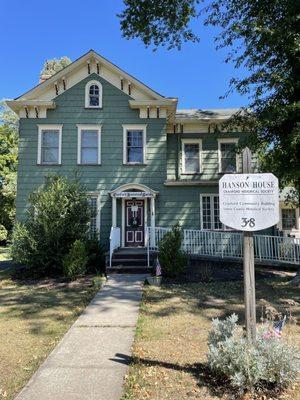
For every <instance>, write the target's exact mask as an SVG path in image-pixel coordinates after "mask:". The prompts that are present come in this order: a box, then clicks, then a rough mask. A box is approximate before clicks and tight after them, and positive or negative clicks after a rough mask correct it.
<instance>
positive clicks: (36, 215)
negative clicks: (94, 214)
mask: <svg viewBox="0 0 300 400" xmlns="http://www.w3.org/2000/svg"><path fill="white" fill-rule="evenodd" d="M29 202H30V207H29V209H28V212H27V215H26V218H25V220H24V222H22V223H18V224H16V226H15V229H14V231H13V236H12V249H11V252H12V257H13V259H14V260H15V261H16V262H19V263H22V264H25V265H27V266H28V267H31V268H32V269H34V270H35V272H37V271H38V273H39V274H40V275H53V274H61V273H62V272H63V270H62V260H63V257H64V256H65V255H66V254H68V252H69V250H70V247H71V245H72V244H73V243H74V242H75V240H82V241H85V240H86V236H87V230H88V223H89V220H90V216H91V211H90V207H89V203H88V199H87V196H86V192H85V190H84V188H83V187H82V186H81V184H80V183H79V181H78V179H76V178H75V179H72V180H69V179H67V178H66V177H62V176H59V175H52V176H49V177H47V178H46V181H45V184H44V185H43V186H41V187H40V188H39V189H37V190H36V191H35V192H33V193H32V194H31V195H30V197H29Z"/></svg>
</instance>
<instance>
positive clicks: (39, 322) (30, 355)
mask: <svg viewBox="0 0 300 400" xmlns="http://www.w3.org/2000/svg"><path fill="white" fill-rule="evenodd" d="M3 254H4V256H3ZM0 256H1V257H5V252H3V251H2V249H1V250H0ZM0 264H1V263H0ZM98 289H99V286H97V285H92V278H82V279H79V280H78V281H76V282H71V283H70V282H66V281H63V280H55V279H48V280H39V281H17V280H14V279H13V278H12V275H11V270H5V271H2V272H0V399H1V398H3V399H6V400H10V399H13V398H14V396H15V395H16V394H17V393H18V392H19V391H20V389H21V388H22V387H23V386H24V385H25V384H26V382H27V381H28V379H29V378H30V377H31V375H32V374H33V373H34V372H35V371H36V369H37V368H38V367H39V365H40V364H41V363H42V362H43V361H44V360H45V358H46V357H47V355H48V354H49V353H50V352H51V350H52V349H53V348H54V347H55V345H56V344H57V343H58V341H59V340H60V339H61V338H62V336H63V335H64V333H65V332H66V331H67V330H68V328H69V327H70V326H71V324H72V323H73V322H74V320H75V319H76V318H77V316H78V315H79V314H80V313H81V311H82V310H83V308H84V307H85V306H86V305H87V304H88V302H89V301H90V300H91V298H92V297H93V296H94V294H95V292H96V291H97V290H98Z"/></svg>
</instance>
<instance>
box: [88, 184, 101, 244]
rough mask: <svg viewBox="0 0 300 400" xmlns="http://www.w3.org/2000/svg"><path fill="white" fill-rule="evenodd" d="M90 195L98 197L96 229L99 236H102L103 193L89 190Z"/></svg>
mask: <svg viewBox="0 0 300 400" xmlns="http://www.w3.org/2000/svg"><path fill="white" fill-rule="evenodd" d="M87 196H88V197H97V215H96V229H97V231H98V236H99V237H100V226H101V193H100V192H96V191H92V192H87Z"/></svg>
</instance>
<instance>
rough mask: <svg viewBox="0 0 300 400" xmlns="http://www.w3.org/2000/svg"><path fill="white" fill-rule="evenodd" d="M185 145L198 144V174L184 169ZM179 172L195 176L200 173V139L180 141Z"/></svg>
mask: <svg viewBox="0 0 300 400" xmlns="http://www.w3.org/2000/svg"><path fill="white" fill-rule="evenodd" d="M186 144H198V145H199V154H198V156H199V172H192V171H186V169H185V145H186ZM181 148H182V156H181V170H182V173H183V174H186V175H197V174H201V173H202V139H181Z"/></svg>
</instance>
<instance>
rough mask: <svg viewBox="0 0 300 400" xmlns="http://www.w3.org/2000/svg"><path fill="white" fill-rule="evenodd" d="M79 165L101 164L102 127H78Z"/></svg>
mask: <svg viewBox="0 0 300 400" xmlns="http://www.w3.org/2000/svg"><path fill="white" fill-rule="evenodd" d="M77 129H78V149H77V163H78V164H85V165H97V164H101V125H77Z"/></svg>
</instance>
